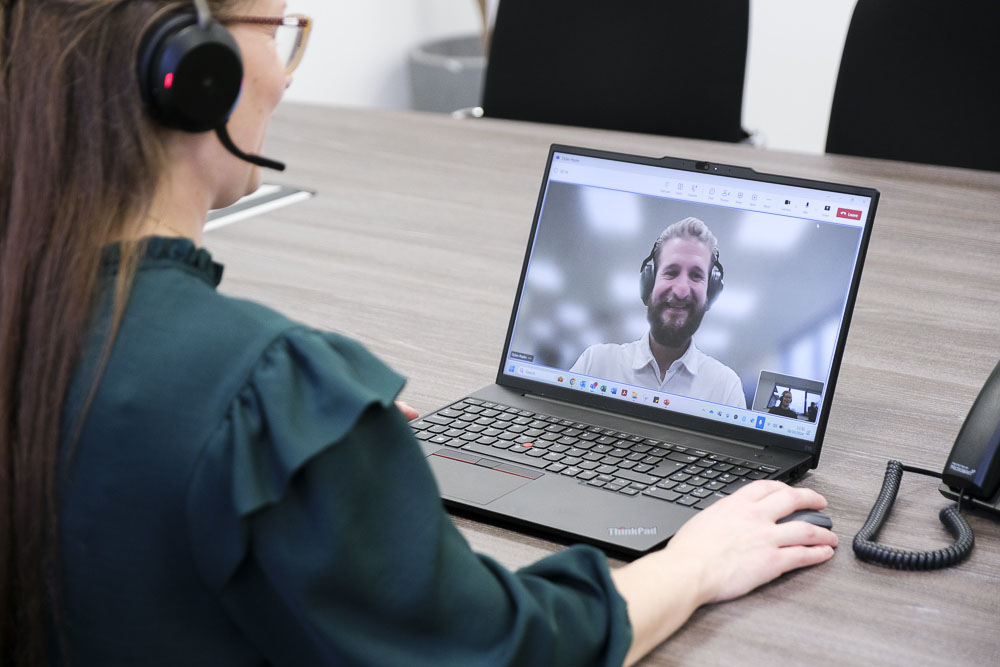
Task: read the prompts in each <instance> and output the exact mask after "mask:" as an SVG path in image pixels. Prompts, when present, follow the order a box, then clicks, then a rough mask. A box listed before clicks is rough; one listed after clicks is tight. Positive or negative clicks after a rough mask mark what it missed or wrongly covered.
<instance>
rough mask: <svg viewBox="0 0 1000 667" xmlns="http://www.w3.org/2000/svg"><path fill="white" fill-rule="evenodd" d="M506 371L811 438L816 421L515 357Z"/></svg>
mask: <svg viewBox="0 0 1000 667" xmlns="http://www.w3.org/2000/svg"><path fill="white" fill-rule="evenodd" d="M504 372H505V374H506V375H511V376H513V377H521V378H524V379H527V380H531V381H533V382H543V383H545V384H551V385H555V386H559V387H565V388H567V389H573V390H576V391H583V392H587V393H589V394H595V395H598V396H603V397H605V398H607V399H609V400H618V401H627V402H630V403H638V404H641V405H647V406H649V407H652V408H659V409H662V410H670V411H673V412H677V413H680V414H685V415H691V416H694V417H701V418H704V419H711V420H713V421H719V422H726V423H729V424H733V425H735V426H740V427H743V428H748V429H756V430H761V431H768V432H771V433H775V434H778V435H784V436H788V437H790V438H797V439H799V440H808V441H810V442H811V441H812V440H813V439H814V437H815V434H816V425H815V424H813V423H811V422H803V421H801V420H798V419H791V418H788V417H779V416H777V415H772V414H767V413H761V412H756V411H754V410H747V409H746V408H738V407H732V406H728V405H722V404H720V403H712V402H710V401H703V400H700V399H696V398H689V397H687V396H678V395H677V394H670V393H667V392H662V391H656V390H653V389H649V388H648V387H637V386H633V385H628V384H624V383H621V382H610V381H608V380H604V379H601V378H595V377H591V376H587V375H582V374H580V373H571V372H569V371H566V370H561V369H558V368H549V367H547V366H538V365H536V364H532V363H525V362H521V361H517V360H510V361H508V362H507V367H506V368H505V369H504Z"/></svg>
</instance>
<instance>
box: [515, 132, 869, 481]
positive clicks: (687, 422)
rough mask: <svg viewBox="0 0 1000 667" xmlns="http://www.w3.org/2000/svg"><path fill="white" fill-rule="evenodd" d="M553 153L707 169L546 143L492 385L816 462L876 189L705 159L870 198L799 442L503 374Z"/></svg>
mask: <svg viewBox="0 0 1000 667" xmlns="http://www.w3.org/2000/svg"><path fill="white" fill-rule="evenodd" d="M556 153H568V154H572V155H579V156H581V157H589V158H599V159H606V160H613V161H619V162H626V163H632V164H638V165H645V166H651V167H664V168H667V169H674V170H680V171H687V172H691V173H696V174H700V175H705V174H706V173H708V172H707V171H706V169H705V166H706V164H707V163H705V162H703V161H699V160H690V159H685V158H676V157H670V156H664V157H660V158H653V157H646V156H639V155H631V154H626V153H615V152H610V151H603V150H597V149H590V148H583V147H580V146H569V145H563V144H552V145H551V146H550V148H549V155H548V159H547V160H546V163H545V171H544V175H543V179H542V184H541V187H540V189H539V193H538V201H537V202H536V205H535V213H534V218H533V220H532V224H531V231H530V233H529V235H528V243H527V247H526V249H525V255H524V260H523V262H522V265H521V275H520V278H519V280H518V285H517V291H516V293H515V295H514V304H513V307H512V308H511V314H510V321H509V323H508V325H507V336H506V339H505V341H504V347H503V355H502V357H501V359H500V365H499V367H498V369H497V376H496V383H497V384H499V385H501V386H504V387H509V388H512V389H516V390H522V391H526V392H530V393H531V394H533V395H535V396H541V397H545V398H550V399H555V400H559V401H565V402H567V403H570V404H573V405H581V406H585V407H588V408H593V409H596V410H600V411H602V412H607V413H610V414H616V415H624V416H627V417H632V418H636V419H641V420H644V421H647V422H653V423H657V424H663V425H664V426H668V427H672V428H681V429H685V430H688V431H693V432H698V433H705V434H708V435H711V436H716V437H721V438H727V439H732V440H737V441H740V442H746V443H750V444H753V445H759V446H764V447H772V446H773V447H781V448H783V449H789V450H794V451H798V452H804V453H807V454H809V455H810V456H811V459H812V461H811V464H810V467H815V466H816V464H817V462H818V460H819V455H820V451H821V450H822V445H823V440H824V438H825V435H826V427H827V423H828V420H829V416H830V407H831V405H832V403H833V398H834V393H835V389H836V384H837V378H838V376H839V374H840V366H841V362H842V360H843V354H844V348H845V347H846V344H847V336H848V331H849V330H850V324H851V319H852V315H853V312H854V304H855V301H856V300H857V294H858V290H859V288H860V283H861V273H862V269H863V267H864V261H865V258H866V256H867V252H868V244H869V241H870V238H871V231H872V225H873V223H874V219H875V211H876V208H877V204H878V199H879V192H878V190H875V189H874V188H867V187H861V186H854V185H846V184H842V183H829V182H825V181H816V180H810V179H804V178H796V177H792V176H783V175H779V174H770V173H764V172H758V171H756V170H754V169H752V168H749V167H737V166H733V165H725V164H718V163H714V162H713V163H710V166H711V174H713V175H721V176H729V177H733V178H740V179H744V180H750V181H759V182H766V183H773V184H777V185H787V186H791V187H801V188H810V189H816V190H826V191H829V192H834V193H840V194H848V195H858V196H862V197H868V198H870V200H871V204H870V206H869V207H868V215H867V217H866V219H865V222H864V225H863V226H862V235H861V239H860V242H859V247H858V253H857V258H856V261H855V267H854V272H853V274H852V275H851V282H850V288H849V290H848V292H847V298H846V302H845V306H844V316H843V319H842V324H841V327H840V331H839V333H838V336H837V341H836V345H835V347H834V352H833V358H832V363H831V366H830V375H829V378H828V381H827V383H826V389H825V390H824V392H823V401H822V405H821V406H820V411H819V418H818V420H817V423H816V434H815V438H814V439H813V440H812V441H811V442H810V441H809V440H803V439H799V438H795V437H790V436H785V435H779V434H777V433H774V432H770V431H758V430H754V429H748V428H746V427H743V426H735V425H732V424H728V423H726V422H720V421H713V420H710V419H707V418H702V417H696V416H693V415H687V414H682V413H680V412H672V411H670V410H664V409H662V408H659V407H654V406H649V405H644V404H642V403H633V402H630V401H629V402H627V401H619V402H615V401H613V399H609V398H608V397H605V396H602V395H599V394H590V393H588V392H583V391H579V390H576V389H570V388H567V387H561V386H558V385H553V384H549V383H546V382H540V381H534V380H530V379H526V378H523V377H518V376H513V375H508V374H506V373H505V372H504V369H505V368H506V366H507V363H508V362H509V354H510V345H511V340H512V337H513V334H514V325H515V323H516V321H517V313H518V308H519V307H520V301H521V297H522V295H523V291H524V282H525V278H526V276H527V271H528V266H529V264H530V261H531V255H532V250H533V247H534V241H535V238H536V233H537V231H538V224H539V221H540V217H541V213H542V210H543V203H544V201H545V195H546V191H547V189H548V185H549V174H550V170H551V168H552V161H553V157H554V156H555V154H556ZM699 165H700V166H701V168H699Z"/></svg>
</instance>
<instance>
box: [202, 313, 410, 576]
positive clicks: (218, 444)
mask: <svg viewBox="0 0 1000 667" xmlns="http://www.w3.org/2000/svg"><path fill="white" fill-rule="evenodd" d="M403 384H404V380H403V378H402V377H400V376H399V375H398V374H396V373H395V372H393V371H392V370H391V369H389V368H388V367H387V366H385V365H384V364H383V363H382V362H380V361H379V360H378V359H377V358H376V357H374V356H373V355H372V354H371V353H370V352H368V351H367V350H366V349H365V348H364V347H363V346H361V345H360V344H358V343H357V342H355V341H353V340H351V339H349V338H345V337H343V336H339V335H337V334H333V333H323V332H319V331H314V330H310V329H305V328H302V329H297V330H292V331H289V332H286V333H285V334H284V335H283V336H281V337H280V338H278V339H277V340H275V341H274V342H273V343H271V345H270V346H268V348H267V349H266V350H264V352H263V354H262V355H261V358H260V360H259V362H258V363H257V364H256V365H255V366H254V368H253V369H252V371H251V373H250V376H249V378H248V379H247V382H246V383H245V384H244V386H243V387H242V388H241V389H240V391H239V393H238V394H237V396H236V397H235V398H234V400H233V402H232V405H231V406H230V408H229V411H228V413H227V414H226V415H225V417H224V419H223V422H222V424H221V425H220V426H219V428H218V430H217V431H216V433H214V434H213V437H212V438H211V441H210V442H209V444H208V446H207V447H206V448H205V451H204V453H203V454H202V459H201V461H200V463H199V465H198V468H197V470H196V472H195V474H194V475H193V477H192V482H191V487H190V492H189V493H188V508H187V513H188V522H189V525H190V532H191V535H192V545H193V546H194V548H195V552H196V553H195V555H196V560H197V562H198V563H199V564H200V565H201V566H202V573H201V574H202V577H203V578H204V580H205V581H206V582H207V583H208V585H209V586H210V587H211V588H212V589H213V590H214V591H216V592H218V591H219V590H221V589H222V587H223V585H224V584H225V582H226V580H227V579H228V578H229V576H230V575H231V574H232V572H233V571H234V570H235V568H236V567H237V565H238V564H239V562H240V561H241V560H242V559H243V557H244V553H245V551H246V547H247V535H246V525H245V519H246V518H247V517H249V516H251V515H252V514H253V513H254V512H257V511H259V510H261V509H262V508H264V507H267V506H268V505H270V504H272V503H275V502H277V501H278V500H279V499H280V498H281V496H282V494H283V493H284V492H285V490H286V489H287V488H288V485H289V482H290V480H291V479H292V477H293V476H294V475H295V473H296V471H298V470H299V469H300V468H302V466H304V465H306V464H307V463H308V461H309V460H310V459H312V458H313V457H315V456H316V455H317V454H319V453H320V452H321V451H323V450H324V449H326V448H327V447H331V446H334V445H335V443H337V442H338V441H340V440H342V439H343V438H344V436H345V435H346V434H347V433H348V432H349V431H350V430H351V429H352V428H353V427H354V425H355V424H356V423H357V422H358V420H359V419H360V417H361V415H362V414H363V413H364V412H365V410H367V409H368V408H369V407H370V406H374V405H378V406H381V407H382V408H389V407H390V406H392V405H393V400H394V399H395V397H396V396H397V395H398V394H399V392H400V391H401V390H402V388H403Z"/></svg>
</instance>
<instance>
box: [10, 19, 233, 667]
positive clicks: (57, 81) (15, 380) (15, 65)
mask: <svg viewBox="0 0 1000 667" xmlns="http://www.w3.org/2000/svg"><path fill="white" fill-rule="evenodd" d="M210 4H211V5H214V7H213V9H216V8H217V7H218V6H220V5H225V4H231V3H227V2H223V1H214V2H211V3H210ZM185 5H190V2H189V1H188V0H138V1H137V0H0V7H2V11H0V599H2V604H3V608H2V611H0V663H2V664H4V665H35V664H43V663H44V662H46V661H47V654H48V651H47V646H46V642H47V641H48V640H49V639H51V638H50V637H48V634H49V633H48V630H47V629H48V628H51V627H53V626H52V623H53V622H54V623H55V627H57V628H58V627H59V604H58V602H59V585H58V583H59V582H58V572H59V566H58V547H59V541H58V535H59V533H58V513H57V508H58V495H57V494H58V488H59V477H58V472H59V469H60V468H59V466H60V463H59V462H60V455H61V454H60V452H61V450H60V447H61V446H65V444H66V442H67V440H68V438H67V433H68V429H72V428H74V423H73V422H74V420H79V419H82V415H63V414H62V412H63V409H62V408H63V404H64V401H65V397H66V394H67V390H68V387H69V385H70V382H71V381H72V380H73V377H74V372H75V370H76V366H77V363H78V361H79V360H80V350H81V347H82V343H83V341H84V339H85V337H86V335H87V333H88V326H89V324H90V317H91V309H92V306H93V303H94V299H95V296H96V295H95V290H96V288H97V278H98V271H99V267H100V261H101V249H102V248H103V247H104V246H105V245H106V244H108V243H109V242H110V241H112V240H114V239H129V238H135V237H137V236H138V235H139V231H140V228H139V225H140V224H141V222H142V220H143V219H144V217H145V215H146V213H147V209H148V206H149V204H150V202H151V200H152V198H153V194H154V192H155V190H156V186H157V183H158V181H159V178H160V176H161V174H162V172H163V166H164V163H165V158H164V156H165V151H164V144H163V137H164V133H163V130H161V129H159V128H158V127H156V126H155V125H154V123H153V122H152V121H151V120H150V119H149V117H148V115H147V113H146V111H145V109H144V108H143V105H142V101H141V97H140V94H139V90H138V82H137V76H136V58H137V53H138V48H139V40H140V38H141V35H142V34H143V32H144V30H145V29H147V28H148V26H149V24H150V23H151V21H153V20H155V18H156V17H157V16H159V15H160V13H162V12H164V11H172V10H173V9H174V8H178V7H183V6H185ZM141 245H142V244H141V243H125V244H123V247H122V270H121V271H120V273H119V276H118V279H117V281H116V284H115V309H114V316H113V324H112V327H111V333H110V335H109V337H108V340H107V341H106V346H105V350H110V344H111V340H113V337H114V332H115V331H116V330H117V325H118V323H119V322H120V320H121V316H122V313H123V312H124V307H125V303H126V300H127V295H128V291H129V286H130V285H131V280H132V277H133V276H134V272H135V265H136V264H137V262H138V256H139V253H140V252H141V250H142V247H141ZM63 417H66V418H67V419H69V420H70V423H63V422H62V418H63Z"/></svg>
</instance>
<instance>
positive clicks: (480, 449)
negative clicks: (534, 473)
mask: <svg viewBox="0 0 1000 667" xmlns="http://www.w3.org/2000/svg"><path fill="white" fill-rule="evenodd" d="M462 451H466V452H476V453H477V454H482V455H484V456H491V457H493V458H496V459H502V460H504V461H511V462H512V463H519V464H521V465H526V466H530V467H532V468H546V467H548V466H549V465H550V462H549V461H546V460H544V459H533V458H531V457H530V456H525V455H524V454H517V453H514V452H512V451H510V450H507V449H497V448H496V447H490V446H487V445H480V444H477V443H475V442H473V443H471V444H468V445H466V446H465V447H463V448H462Z"/></svg>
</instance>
